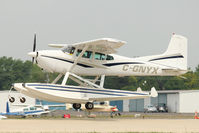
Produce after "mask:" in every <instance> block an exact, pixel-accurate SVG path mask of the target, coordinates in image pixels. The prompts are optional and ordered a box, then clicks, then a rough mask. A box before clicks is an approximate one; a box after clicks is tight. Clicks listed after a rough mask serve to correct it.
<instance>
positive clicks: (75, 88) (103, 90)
mask: <svg viewBox="0 0 199 133" xmlns="http://www.w3.org/2000/svg"><path fill="white" fill-rule="evenodd" d="M27 85H28V86H36V87H37V86H43V87H57V88H58V87H59V88H66V89H74V90H77V89H78V90H87V91H98V92H110V93H120V94H134V95H147V94H143V93H136V92H124V91H123V92H122V91H121V92H119V91H113V90H108V89H107V90H106V89H89V88H80V87H78V88H77V87H66V86H57V85H42V84H27Z"/></svg>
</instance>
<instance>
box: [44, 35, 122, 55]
mask: <svg viewBox="0 0 199 133" xmlns="http://www.w3.org/2000/svg"><path fill="white" fill-rule="evenodd" d="M125 43H126V42H125V41H121V40H117V39H112V38H101V39H96V40H91V41H85V42H80V43H74V44H49V45H48V46H50V47H55V48H64V47H68V46H72V47H75V48H78V49H83V48H84V47H85V46H87V49H86V50H87V51H95V52H99V53H104V54H111V53H116V52H117V51H116V49H118V48H119V47H121V46H122V45H124V44H125Z"/></svg>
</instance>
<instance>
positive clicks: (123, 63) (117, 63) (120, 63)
mask: <svg viewBox="0 0 199 133" xmlns="http://www.w3.org/2000/svg"><path fill="white" fill-rule="evenodd" d="M41 56H42V57H47V58H52V59H57V60H61V61H65V62H68V63H74V62H73V61H69V60H66V59H62V58H57V57H52V56H47V55H41ZM125 64H144V63H142V62H115V63H106V64H103V65H104V66H107V67H111V66H117V65H125ZM77 65H79V66H82V67H86V68H94V67H92V66H88V65H85V64H82V63H77Z"/></svg>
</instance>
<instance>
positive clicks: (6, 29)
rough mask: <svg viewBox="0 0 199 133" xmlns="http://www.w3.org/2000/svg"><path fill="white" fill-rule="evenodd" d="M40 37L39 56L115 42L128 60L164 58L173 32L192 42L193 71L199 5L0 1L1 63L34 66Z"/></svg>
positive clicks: (192, 0)
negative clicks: (57, 46)
mask: <svg viewBox="0 0 199 133" xmlns="http://www.w3.org/2000/svg"><path fill="white" fill-rule="evenodd" d="M35 32H36V33H37V36H38V38H37V50H41V49H52V48H49V47H48V46H47V44H49V43H75V42H81V41H87V40H91V39H97V38H102V37H111V38H116V39H119V40H124V41H126V42H127V44H125V45H124V46H123V47H122V48H120V49H119V50H118V51H119V52H118V54H120V55H124V56H128V57H134V56H145V55H152V54H160V53H162V52H164V51H165V50H166V48H167V46H168V43H169V41H170V38H171V35H172V33H173V32H174V33H176V34H180V35H183V36H185V37H187V38H188V48H189V49H188V66H189V67H191V68H192V69H195V67H196V66H197V65H198V64H199V54H198V50H199V1H198V0H164V1H163V0H98V1H97V0H79V1H78V0H71V1H68V0H0V46H1V48H0V57H1V56H9V57H13V58H16V59H23V60H31V58H30V57H28V56H27V53H28V52H29V51H32V45H33V34H34V33H35Z"/></svg>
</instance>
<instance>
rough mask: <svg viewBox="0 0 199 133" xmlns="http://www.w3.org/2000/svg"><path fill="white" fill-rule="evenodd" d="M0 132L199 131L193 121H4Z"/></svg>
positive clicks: (128, 119) (196, 122)
mask: <svg viewBox="0 0 199 133" xmlns="http://www.w3.org/2000/svg"><path fill="white" fill-rule="evenodd" d="M0 132H18V133H19V132H26V133H27V132H34V133H39V132H40V133H41V132H53V133H59V132H62V133H63V132H81V133H82V132H111V133H112V132H161V133H162V132H167V133H168V132H179V133H183V132H184V133H189V132H192V133H193V132H199V120H196V119H131V118H125V119H117V118H114V119H110V118H108V119H91V118H90V119H89V118H88V119H80V118H79V119H73V118H72V119H5V120H0Z"/></svg>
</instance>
